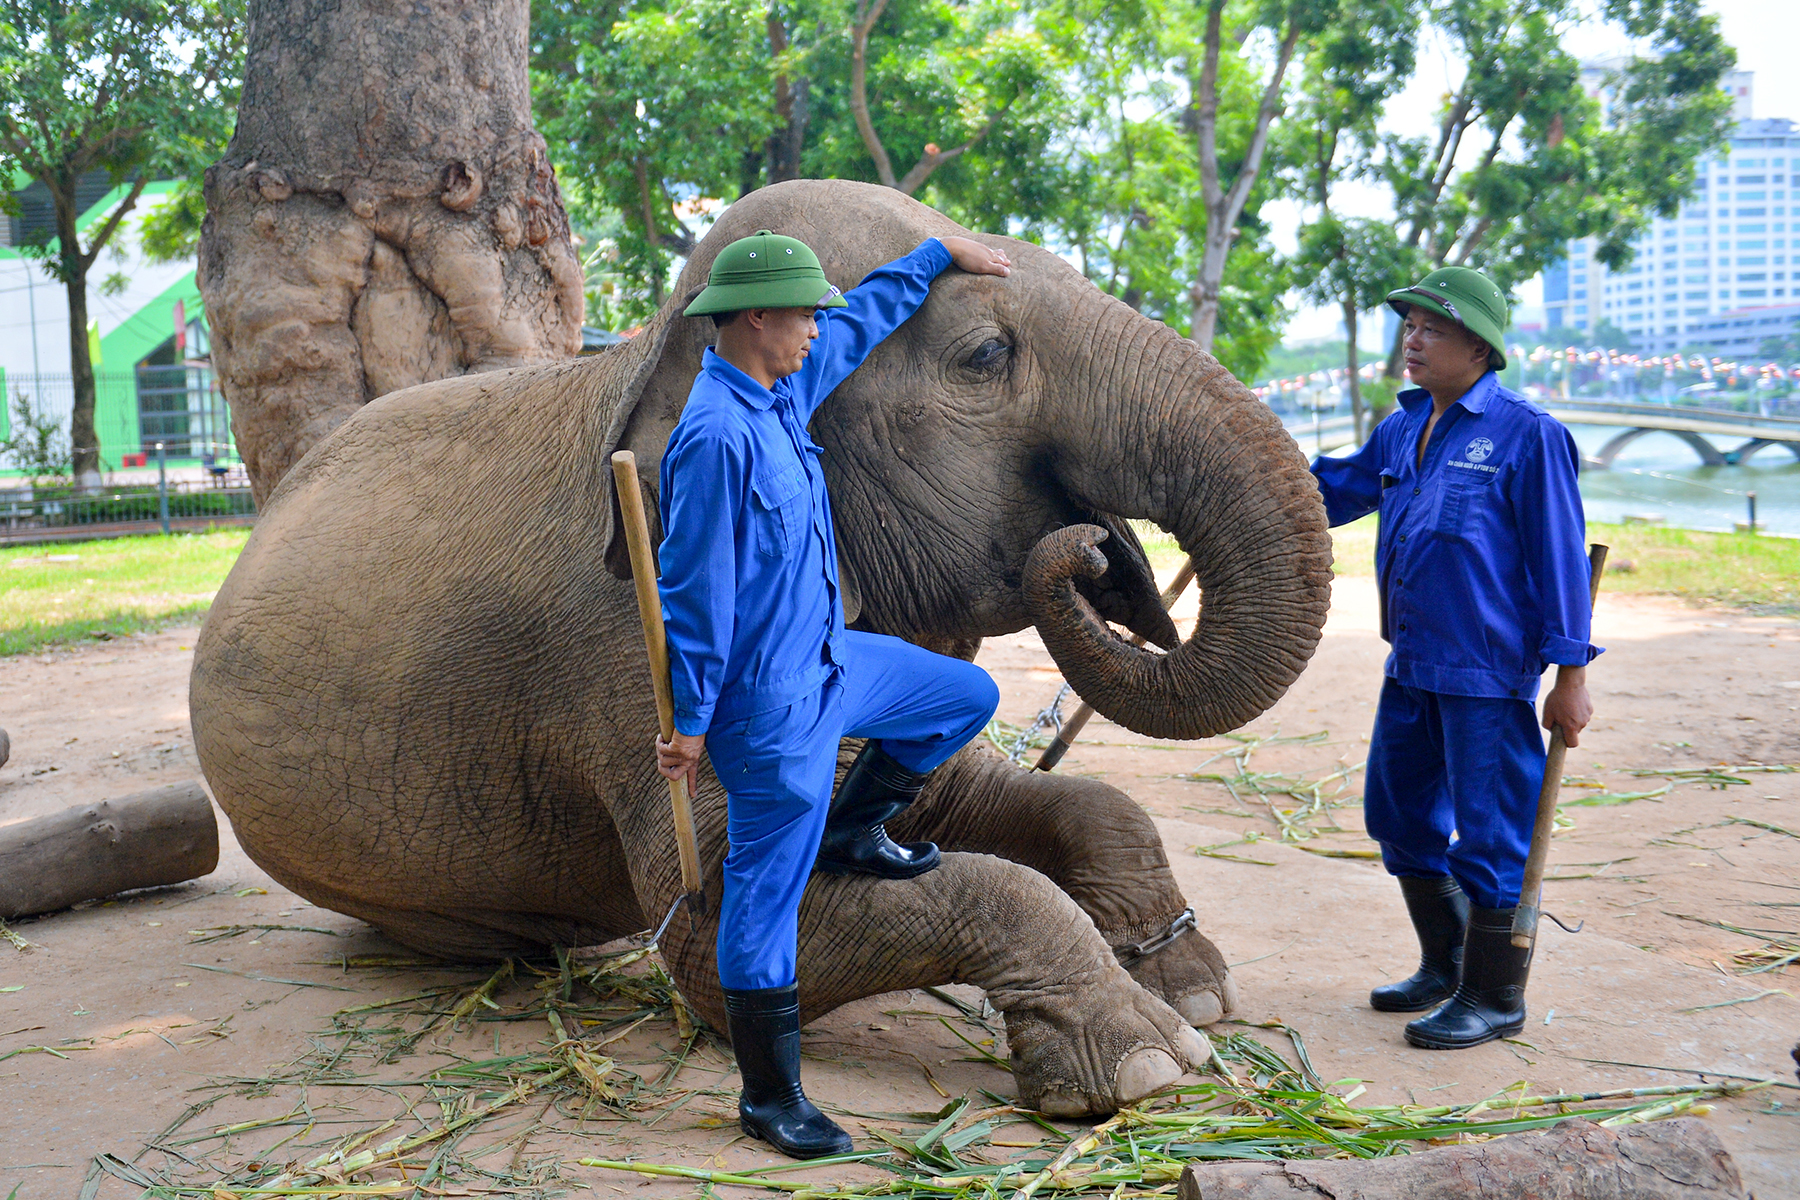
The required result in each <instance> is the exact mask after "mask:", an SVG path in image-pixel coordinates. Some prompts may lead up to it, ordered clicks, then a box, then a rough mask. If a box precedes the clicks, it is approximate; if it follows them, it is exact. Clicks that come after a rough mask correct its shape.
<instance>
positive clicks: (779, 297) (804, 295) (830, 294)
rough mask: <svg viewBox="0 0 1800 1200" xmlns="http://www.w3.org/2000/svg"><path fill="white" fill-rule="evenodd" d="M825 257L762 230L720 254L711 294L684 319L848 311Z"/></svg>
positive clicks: (710, 280) (690, 308)
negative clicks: (752, 312) (753, 311)
mask: <svg viewBox="0 0 1800 1200" xmlns="http://www.w3.org/2000/svg"><path fill="white" fill-rule="evenodd" d="M843 307H844V298H843V297H842V296H840V295H838V290H837V289H836V288H834V287H832V286H831V281H830V280H828V279H826V278H825V272H824V270H823V269H821V268H820V266H819V256H818V255H816V254H814V253H813V252H812V250H811V249H810V248H809V247H808V246H807V244H806V243H805V242H803V241H800V240H799V239H798V238H791V237H783V236H782V235H781V234H779V233H771V232H770V231H769V230H767V229H759V230H757V231H756V232H755V233H753V234H751V235H750V236H749V237H746V238H739V239H738V240H737V241H735V242H733V243H731V245H729V246H727V247H725V248H724V249H723V250H721V251H719V257H717V258H715V259H713V265H712V270H711V271H709V272H707V275H706V290H704V291H702V292H701V293H700V294H699V295H698V296H696V297H695V298H694V302H693V303H692V304H690V305H688V306H687V308H686V310H685V311H683V313H682V314H681V315H682V316H684V317H704V316H706V315H707V314H708V313H729V312H742V311H744V310H745V309H746V308H843Z"/></svg>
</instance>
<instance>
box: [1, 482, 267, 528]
mask: <svg viewBox="0 0 1800 1200" xmlns="http://www.w3.org/2000/svg"><path fill="white" fill-rule="evenodd" d="M255 517H256V505H255V504H254V503H253V502H252V500H251V498H250V489H249V488H248V487H222V486H219V485H218V484H217V483H215V482H212V481H208V482H175V483H171V482H169V481H168V480H167V479H164V480H163V481H162V482H161V483H153V484H146V485H140V486H133V487H112V488H105V489H102V490H100V491H98V492H87V491H83V490H82V489H79V488H75V487H69V486H56V487H43V486H33V487H17V488H0V544H4V543H9V542H55V541H82V540H85V539H89V538H103V537H120V536H125V535H128V534H139V533H155V532H157V531H159V530H160V531H161V532H163V533H173V532H176V531H181V532H191V531H194V530H200V529H209V528H212V527H213V526H216V525H248V524H251V523H252V522H253V521H254V520H255Z"/></svg>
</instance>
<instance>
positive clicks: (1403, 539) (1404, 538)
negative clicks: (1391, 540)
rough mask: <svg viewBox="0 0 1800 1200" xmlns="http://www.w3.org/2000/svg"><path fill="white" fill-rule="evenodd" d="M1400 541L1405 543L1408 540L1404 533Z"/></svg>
mask: <svg viewBox="0 0 1800 1200" xmlns="http://www.w3.org/2000/svg"><path fill="white" fill-rule="evenodd" d="M1400 540H1401V541H1403V542H1404V541H1405V540H1406V535H1405V534H1404V533H1403V534H1401V535H1400Z"/></svg>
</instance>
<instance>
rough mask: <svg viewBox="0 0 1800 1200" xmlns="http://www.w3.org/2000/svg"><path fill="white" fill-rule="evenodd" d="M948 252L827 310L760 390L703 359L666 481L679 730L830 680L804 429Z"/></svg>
mask: <svg viewBox="0 0 1800 1200" xmlns="http://www.w3.org/2000/svg"><path fill="white" fill-rule="evenodd" d="M949 265H950V252H949V251H948V250H946V249H945V248H944V244H943V243H942V242H940V241H938V240H937V239H936V238H931V239H929V240H927V241H926V242H924V243H923V244H922V245H920V246H919V248H918V249H916V250H914V251H913V252H912V253H911V254H908V255H906V256H905V257H904V258H899V259H895V260H894V261H893V262H891V263H888V264H887V265H886V266H884V267H878V268H877V269H876V270H874V271H871V272H870V273H869V274H868V275H867V276H866V277H865V278H864V279H863V281H862V283H861V284H859V285H858V286H857V287H855V288H853V289H852V290H851V291H849V292H846V293H845V294H844V300H845V302H846V304H847V307H844V308H828V309H825V310H823V311H821V312H820V313H819V314H818V323H819V336H818V337H817V338H816V339H815V340H814V341H813V343H812V348H811V351H810V353H809V354H808V356H807V359H806V361H805V364H804V365H803V366H802V367H801V368H800V369H799V370H798V371H796V372H794V374H792V375H789V376H788V377H787V378H785V379H780V380H777V381H776V383H775V386H774V387H773V388H765V387H763V386H762V385H761V384H760V383H758V382H756V380H754V379H752V378H750V376H748V375H746V374H745V373H744V372H742V371H740V370H739V369H738V368H736V367H734V366H732V365H731V364H730V363H728V362H726V361H725V360H724V359H722V358H720V357H719V356H718V355H717V354H714V353H713V352H712V350H711V349H708V350H707V351H706V355H705V358H704V360H703V362H702V365H701V367H700V374H699V375H697V376H696V377H695V379H694V386H693V390H691V391H690V392H689V393H688V400H687V407H685V408H684V409H682V411H681V419H680V420H679V421H677V422H676V424H675V432H674V434H673V435H672V436H671V437H670V438H669V448H668V450H667V451H666V452H665V453H664V454H663V459H662V468H661V471H660V473H659V476H658V478H659V479H660V481H661V494H660V496H659V498H658V506H659V508H660V510H661V513H662V523H663V530H664V534H663V540H662V546H661V548H660V550H659V552H658V557H659V560H660V565H661V567H662V582H661V584H660V587H661V592H662V609H663V622H664V625H665V626H666V627H667V630H668V638H669V670H670V674H671V679H672V683H673V685H674V692H675V728H676V729H677V730H678V731H680V732H681V733H685V734H690V735H693V734H702V733H705V732H706V731H707V730H708V729H709V728H711V726H712V724H713V723H714V722H715V721H731V720H738V719H741V718H744V717H751V716H755V715H756V714H757V713H760V712H767V711H769V710H770V709H773V708H780V707H782V706H784V705H788V704H792V703H794V702H795V701H796V700H799V699H800V698H802V697H804V696H806V695H808V694H810V693H811V692H813V691H816V690H817V689H818V688H820V687H822V686H823V685H824V683H825V681H826V680H827V679H828V678H829V677H830V675H831V673H832V671H833V670H835V669H836V668H837V665H838V664H839V663H840V662H842V647H841V643H842V639H843V636H844V605H843V602H842V600H841V599H839V597H838V563H837V541H836V535H835V532H834V530H833V527H832V523H831V500H830V497H828V496H827V495H826V492H825V472H824V471H823V470H822V469H821V468H820V465H819V460H820V456H821V454H822V451H821V450H820V449H819V447H818V446H817V445H816V444H815V443H814V442H813V440H812V438H811V437H810V436H809V435H808V434H807V432H806V423H807V421H808V420H810V419H811V418H812V415H813V413H814V411H815V410H817V409H818V407H819V405H821V404H823V403H824V402H825V398H826V397H827V396H829V395H830V394H831V392H832V389H833V388H835V387H837V385H838V384H840V383H842V382H843V381H844V379H845V378H846V377H848V376H849V374H850V372H852V371H854V370H856V368H857V367H858V366H860V365H861V364H862V361H863V359H865V358H867V357H868V356H869V352H870V351H871V350H873V349H874V348H875V347H876V346H877V345H878V344H879V343H880V342H881V340H882V339H883V338H885V337H887V335H888V334H890V333H892V332H893V331H894V330H895V329H897V328H899V327H900V324H901V323H902V322H903V321H905V320H906V318H908V317H910V316H912V314H913V313H914V312H916V311H917V310H918V308H919V306H920V305H921V304H923V303H925V297H926V295H927V294H928V293H929V291H930V288H931V281H932V280H933V279H935V278H937V277H938V275H939V274H940V273H942V272H943V270H944V268H946V267H948V266H949Z"/></svg>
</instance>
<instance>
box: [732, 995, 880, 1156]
mask: <svg viewBox="0 0 1800 1200" xmlns="http://www.w3.org/2000/svg"><path fill="white" fill-rule="evenodd" d="M799 996H800V992H799V988H798V987H795V986H793V985H790V986H788V987H783V988H758V989H756V990H755V991H734V990H732V989H731V988H726V989H725V1015H726V1018H727V1020H728V1021H729V1022H730V1025H731V1048H732V1050H733V1051H734V1052H735V1053H736V1054H737V1062H738V1073H739V1074H741V1075H742V1076H743V1077H744V1092H743V1095H741V1096H740V1097H739V1098H738V1124H739V1125H740V1126H742V1128H743V1130H744V1132H745V1133H747V1134H749V1135H750V1136H751V1137H753V1138H761V1139H762V1140H763V1141H765V1142H768V1143H769V1144H770V1145H772V1146H774V1147H775V1148H776V1149H777V1150H779V1151H781V1152H782V1153H783V1154H785V1155H787V1156H788V1157H789V1158H823V1157H825V1156H826V1155H827V1154H848V1153H849V1152H850V1151H851V1150H853V1149H855V1144H854V1143H853V1142H851V1140H850V1135H849V1134H847V1133H845V1132H844V1131H843V1130H842V1129H840V1128H838V1126H837V1123H836V1122H834V1121H833V1120H832V1119H831V1118H830V1117H828V1116H826V1115H825V1114H824V1113H822V1112H820V1111H819V1110H818V1108H817V1107H816V1106H814V1104H813V1102H812V1101H811V1100H808V1099H807V1098H806V1093H805V1092H802V1091H801V1090H800V999H799Z"/></svg>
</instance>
